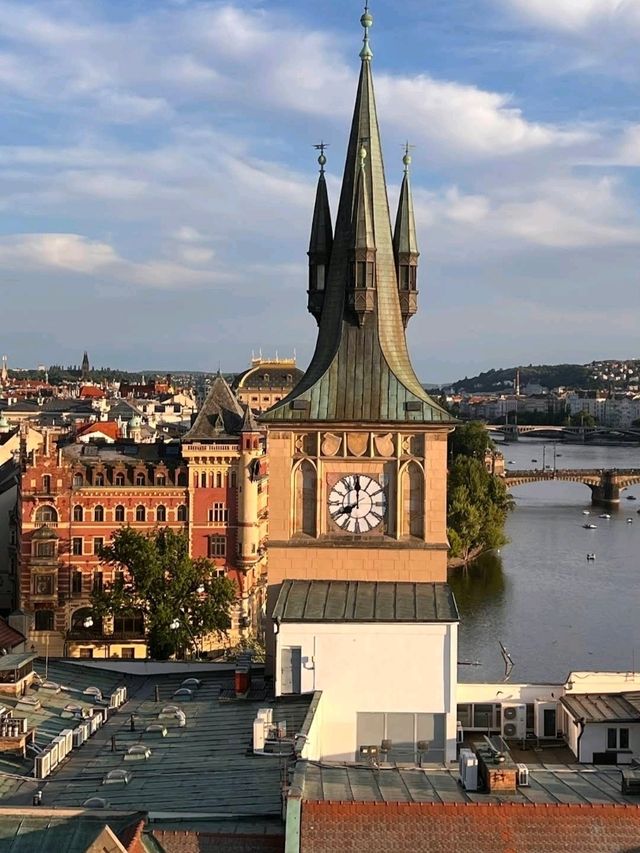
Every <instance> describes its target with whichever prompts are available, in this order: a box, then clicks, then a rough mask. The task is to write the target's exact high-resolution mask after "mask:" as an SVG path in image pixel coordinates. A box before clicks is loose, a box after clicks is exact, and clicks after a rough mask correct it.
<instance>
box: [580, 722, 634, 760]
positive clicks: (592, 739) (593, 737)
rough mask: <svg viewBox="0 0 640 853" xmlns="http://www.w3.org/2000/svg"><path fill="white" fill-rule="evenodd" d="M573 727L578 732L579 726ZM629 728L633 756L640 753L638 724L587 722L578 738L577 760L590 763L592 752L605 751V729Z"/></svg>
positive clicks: (630, 747)
mask: <svg viewBox="0 0 640 853" xmlns="http://www.w3.org/2000/svg"><path fill="white" fill-rule="evenodd" d="M572 728H575V729H576V731H577V732H578V733H579V732H580V728H579V727H572ZM621 728H624V729H629V749H631V750H632V752H633V756H634V757H635V758H637V757H638V756H639V755H640V725H639V724H635V725H634V724H632V723H628V724H627V723H587V725H586V726H585V728H584V732H583V735H582V737H581V738H580V755H579V756H578V761H581V762H583V763H586V764H591V762H592V761H593V753H594V752H606V751H607V729H621Z"/></svg>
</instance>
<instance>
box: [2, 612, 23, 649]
mask: <svg viewBox="0 0 640 853" xmlns="http://www.w3.org/2000/svg"><path fill="white" fill-rule="evenodd" d="M25 640H26V637H25V636H24V635H23V634H21V633H20V631H16V629H15V628H12V627H11V625H9V623H8V622H7V621H6V620H5V619H2V618H0V648H3V649H14V648H15V647H16V646H19V645H20V644H21V643H24V642H25Z"/></svg>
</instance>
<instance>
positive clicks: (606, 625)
mask: <svg viewBox="0 0 640 853" xmlns="http://www.w3.org/2000/svg"><path fill="white" fill-rule="evenodd" d="M555 447H556V453H557V456H556V465H557V467H558V468H640V447H637V446H622V447H621V446H593V445H578V444H562V443H561V442H558V443H557V444H556V445H555ZM500 449H501V450H502V451H503V452H504V456H505V462H506V463H507V467H508V468H512V469H514V470H521V469H524V468H527V469H531V468H536V467H537V468H541V467H542V460H543V450H544V456H545V463H546V464H547V465H551V466H552V467H553V464H554V459H553V454H554V443H553V442H549V441H544V442H543V441H540V440H535V439H524V440H521V441H519V442H516V443H510V444H504V445H503V444H502V443H500ZM533 459H536V460H537V462H532V460H533ZM509 462H512V463H513V464H508V463H509ZM512 495H513V497H514V499H515V509H514V511H513V512H512V513H510V515H509V518H508V520H507V525H506V534H507V536H508V537H509V544H507V545H505V546H504V547H503V548H502V549H501V551H500V553H499V554H498V553H491V554H484V555H482V556H481V557H480V558H478V559H477V560H476V561H475V562H474V563H473V564H471V565H470V566H469V568H468V569H466V570H463V569H461V570H455V571H452V572H451V573H450V583H451V585H452V587H453V590H454V593H455V596H456V600H457V602H458V607H459V610H460V617H461V623H460V635H459V636H460V648H459V652H458V660H459V661H467V662H474V661H477V662H479V664H480V665H479V666H468V665H462V666H460V667H459V670H458V675H459V679H460V681H493V680H502V679H503V678H504V675H505V668H504V663H503V660H502V657H501V653H500V647H499V644H498V643H499V641H502V643H504V645H505V646H506V648H507V649H508V651H509V653H510V655H511V657H512V660H513V662H514V668H513V671H512V674H511V679H510V680H511V681H562V680H564V678H565V677H566V676H567V674H568V672H569V671H570V670H574V669H576V670H581V669H582V670H593V669H603V670H627V669H629V670H630V669H632V668H637V669H640V515H639V514H638V513H637V510H638V509H640V485H639V486H632V487H630V488H629V489H627V490H625V491H623V492H622V497H621V501H620V505H619V508H617V509H616V508H611V509H605V508H600V507H594V506H592V505H591V492H590V490H589V488H588V487H587V486H584V485H581V484H578V483H565V482H561V481H556V482H548V481H547V482H542V483H530V484H526V485H524V486H518V487H516V488H514V489H513V490H512ZM627 495H632V496H634V497H637V498H638V500H636V501H631V500H627V499H626V497H627ZM583 510H589V512H590V513H591V514H590V516H588V517H587V516H584V515H583V514H582V513H583ZM602 512H608V513H610V514H611V519H610V520H606V519H600V518H599V517H598V516H599V514H600V513H602ZM628 518H632V519H633V523H632V524H628V523H627V519H628ZM586 522H591V523H593V524H596V525H597V529H596V530H585V529H584V528H583V527H582V525H583V524H585V523H586ZM588 553H593V554H595V555H596V559H595V560H594V561H588V560H587V554H588Z"/></svg>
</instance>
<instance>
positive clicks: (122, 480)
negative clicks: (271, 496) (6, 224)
mask: <svg viewBox="0 0 640 853" xmlns="http://www.w3.org/2000/svg"><path fill="white" fill-rule="evenodd" d="M56 438H59V439H60V440H59V441H56ZM266 476H267V468H266V456H265V441H264V436H263V434H262V433H261V432H260V431H259V430H258V428H257V426H256V424H255V422H254V421H253V418H252V417H251V416H250V415H249V414H247V412H246V411H245V410H244V409H243V408H242V407H241V406H240V405H239V404H238V402H237V400H236V399H235V397H234V396H233V394H232V392H231V390H230V388H229V386H228V385H227V383H226V382H225V380H224V379H223V378H222V377H217V378H216V380H215V381H214V383H213V385H212V388H211V391H210V393H209V396H208V397H207V400H206V401H205V405H204V406H203V408H202V410H201V411H200V413H199V415H198V418H197V419H196V421H195V423H194V425H193V427H192V428H191V430H190V431H189V432H188V433H187V435H186V436H185V437H184V439H183V441H182V444H181V445H180V444H178V443H167V444H162V443H158V444H136V443H134V442H132V441H129V442H124V441H123V442H114V443H112V444H108V445H106V444H100V445H96V444H86V445H85V444H81V443H67V444H65V442H64V437H63V436H56V435H55V434H54V433H51V432H48V433H47V434H46V440H45V442H44V444H43V446H42V448H41V449H37V450H35V451H34V452H32V453H30V454H28V455H27V454H25V456H24V459H23V471H22V475H21V478H20V494H19V500H18V515H19V520H20V525H19V526H20V531H19V537H18V542H19V545H18V548H19V596H18V606H19V610H20V613H19V615H18V616H17V620H18V621H16V622H15V626H16V627H17V628H19V629H20V630H22V631H23V632H24V633H25V635H26V636H28V637H29V641H30V642H32V643H33V644H34V645H35V647H36V649H37V650H38V651H39V652H42V653H44V652H46V651H47V650H48V652H49V654H51V655H71V656H81V657H94V656H95V657H109V656H118V657H145V656H146V643H145V640H144V624H143V623H142V621H141V620H140V619H136V618H135V617H131V618H129V617H128V618H126V619H124V618H123V619H120V620H116V621H115V623H111V624H107V623H105V624H97V623H96V619H95V618H94V617H93V616H92V614H91V610H90V598H91V591H92V589H93V588H96V587H102V586H103V585H106V584H109V583H110V582H111V581H112V580H113V571H114V569H113V567H111V566H108V565H104V564H103V563H102V562H101V560H100V556H99V552H100V549H101V548H102V546H103V545H105V544H107V543H108V542H109V540H110V537H111V535H112V533H113V532H114V531H115V530H117V529H118V528H120V527H122V526H123V525H130V526H131V527H133V528H135V529H136V530H139V531H141V532H150V531H152V530H153V529H154V528H156V527H170V528H172V529H176V530H184V531H185V532H186V533H187V534H188V537H189V544H190V552H191V555H192V556H193V557H208V558H210V559H211V561H212V562H213V564H214V566H215V571H217V572H218V573H220V574H225V575H228V576H229V577H230V578H231V579H233V580H234V582H235V583H236V586H237V590H238V600H237V608H236V612H235V614H234V618H233V630H232V632H231V635H230V638H229V640H230V641H233V640H236V641H237V640H238V639H239V638H240V637H241V636H243V635H245V634H247V633H248V632H255V631H257V630H258V627H259V621H260V615H261V608H262V601H261V595H262V590H263V589H264V586H265V580H264V571H265V549H264V542H265V539H266ZM15 618H16V617H14V619H15ZM18 622H20V624H18ZM219 645H220V640H219V638H210V641H208V642H205V643H204V649H205V650H206V649H212V648H216V647H217V646H219Z"/></svg>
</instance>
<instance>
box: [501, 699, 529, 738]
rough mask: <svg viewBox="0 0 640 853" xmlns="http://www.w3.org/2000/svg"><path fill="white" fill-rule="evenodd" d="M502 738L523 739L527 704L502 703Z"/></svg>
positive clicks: (525, 727)
mask: <svg viewBox="0 0 640 853" xmlns="http://www.w3.org/2000/svg"><path fill="white" fill-rule="evenodd" d="M501 734H502V737H503V738H508V739H510V740H524V738H525V737H526V736H527V706H526V705H521V704H518V705H515V704H510V703H509V704H507V703H504V704H503V705H502V730H501Z"/></svg>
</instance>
